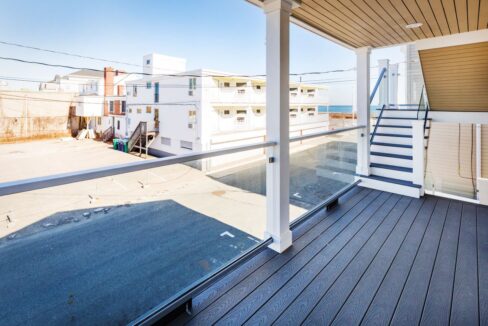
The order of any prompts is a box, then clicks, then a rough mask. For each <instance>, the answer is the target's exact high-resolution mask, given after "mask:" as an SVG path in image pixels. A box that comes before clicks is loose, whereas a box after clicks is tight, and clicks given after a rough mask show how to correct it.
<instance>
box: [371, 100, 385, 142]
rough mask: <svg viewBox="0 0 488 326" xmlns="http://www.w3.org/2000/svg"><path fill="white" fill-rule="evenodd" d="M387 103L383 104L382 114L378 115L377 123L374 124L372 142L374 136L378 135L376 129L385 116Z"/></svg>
mask: <svg viewBox="0 0 488 326" xmlns="http://www.w3.org/2000/svg"><path fill="white" fill-rule="evenodd" d="M385 108H386V104H383V106H382V107H381V111H380V114H379V115H378V119H376V124H375V125H374V129H373V133H372V134H371V140H370V143H372V142H373V139H374V136H375V135H376V130H377V129H378V125H379V124H380V121H381V117H382V116H383V111H385Z"/></svg>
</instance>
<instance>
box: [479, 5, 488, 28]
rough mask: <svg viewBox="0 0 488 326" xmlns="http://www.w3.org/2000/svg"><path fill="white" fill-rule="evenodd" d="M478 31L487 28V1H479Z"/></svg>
mask: <svg viewBox="0 0 488 326" xmlns="http://www.w3.org/2000/svg"><path fill="white" fill-rule="evenodd" d="M479 16H480V18H479V20H478V29H482V28H488V0H480V9H479Z"/></svg>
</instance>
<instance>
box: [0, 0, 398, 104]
mask: <svg viewBox="0 0 488 326" xmlns="http://www.w3.org/2000/svg"><path fill="white" fill-rule="evenodd" d="M0 30H1V31H2V33H1V34H0V35H1V36H0V40H1V41H8V42H15V43H21V44H26V45H32V46H38V47H42V48H47V49H53V50H59V51H69V52H73V53H78V54H83V55H89V56H95V57H102V58H107V59H110V60H117V61H124V62H133V63H136V64H142V56H143V55H144V54H147V53H151V52H158V53H162V54H166V55H171V56H178V57H184V58H186V59H187V63H188V68H189V69H193V68H209V69H216V70H222V71H229V72H235V73H238V74H261V73H264V72H265V16H264V14H263V12H262V11H261V10H260V9H259V8H257V7H255V6H253V5H250V4H249V3H247V2H245V1H244V0H182V1H156V0H151V1H150V0H138V1H133V0H132V1H125V0H124V1H120V0H119V1H115V0H104V1H100V0H98V1H96V0H84V1H66V0H63V1H61V0H44V1H34V0H32V1H26V0H16V1H2V2H1V3H0ZM290 51H291V53H290V60H291V62H290V71H291V72H309V71H327V70H334V69H341V68H351V67H354V65H355V54H354V52H352V51H350V50H348V49H345V48H343V47H341V46H338V45H336V44H334V43H332V42H330V41H328V40H325V39H324V38H322V37H319V36H317V35H315V34H313V33H311V32H309V31H306V30H303V29H302V28H299V27H297V26H294V25H292V27H291V44H290ZM0 53H1V54H0V56H4V57H16V58H22V59H27V60H36V61H45V62H49V63H61V64H67V65H73V66H85V67H93V68H102V67H103V66H104V63H102V62H98V61H92V60H85V59H79V58H72V57H68V56H63V55H56V54H48V53H43V52H38V51H34V50H27V49H19V48H15V47H11V46H7V45H2V44H0ZM386 57H388V58H390V59H391V60H392V62H400V61H402V60H403V57H402V56H401V53H400V51H399V49H398V48H391V49H383V50H378V51H374V52H373V55H372V66H374V65H375V63H376V60H377V59H379V58H386ZM113 66H115V65H113ZM117 68H122V69H126V70H134V69H137V68H136V67H130V66H122V65H119V66H117ZM0 71H1V73H0V75H1V76H15V77H21V78H31V79H40V80H48V79H51V78H52V77H53V76H54V75H55V74H66V73H69V72H70V70H67V69H58V68H48V67H40V66H33V65H27V64H20V63H12V62H7V61H2V60H0ZM373 74H374V73H373ZM308 78H310V79H311V78H313V79H318V78H317V76H313V77H308ZM351 78H354V73H338V74H329V75H323V76H320V78H319V79H335V80H337V79H340V80H350V79H351ZM22 86H27V84H25V85H24V84H23V85H22ZM29 86H30V87H36V85H33V84H29ZM329 87H330V94H331V103H332V104H348V103H350V102H351V101H352V92H353V83H351V82H340V83H339V82H335V83H330V84H329Z"/></svg>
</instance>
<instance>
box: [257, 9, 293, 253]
mask: <svg viewBox="0 0 488 326" xmlns="http://www.w3.org/2000/svg"><path fill="white" fill-rule="evenodd" d="M263 8H264V12H265V13H266V135H267V139H268V140H270V141H275V142H277V143H278V145H276V146H274V147H270V148H268V150H267V151H266V153H267V157H268V163H267V166H266V202H267V205H266V209H267V221H266V234H267V235H269V236H271V237H272V238H273V243H272V244H271V245H270V248H271V249H273V250H275V251H277V252H283V251H284V250H286V249H287V248H288V247H290V246H291V243H292V237H291V231H290V198H289V192H290V191H289V189H290V171H289V169H290V156H289V111H290V110H289V108H290V103H289V101H290V96H289V92H290V91H289V87H290V86H289V85H290V82H289V70H290V67H289V51H290V49H289V28H290V13H291V8H292V2H291V0H266V1H265V2H264V5H263Z"/></svg>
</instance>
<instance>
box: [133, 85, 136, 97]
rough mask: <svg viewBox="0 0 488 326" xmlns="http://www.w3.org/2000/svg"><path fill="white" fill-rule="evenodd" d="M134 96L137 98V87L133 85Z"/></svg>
mask: <svg viewBox="0 0 488 326" xmlns="http://www.w3.org/2000/svg"><path fill="white" fill-rule="evenodd" d="M132 96H134V97H136V96H137V85H132Z"/></svg>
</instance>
